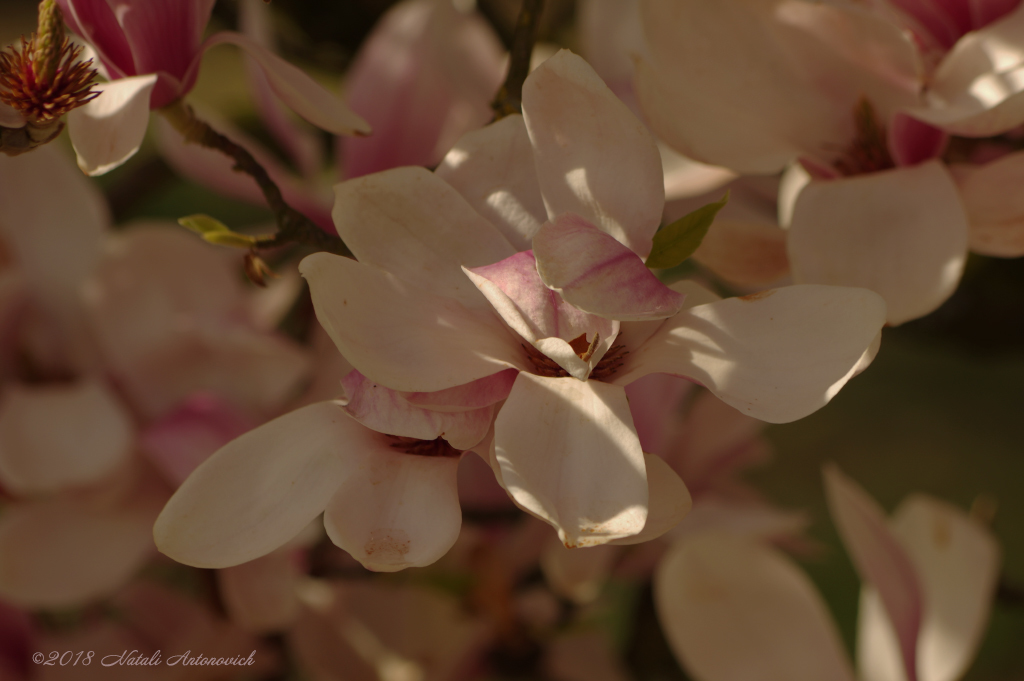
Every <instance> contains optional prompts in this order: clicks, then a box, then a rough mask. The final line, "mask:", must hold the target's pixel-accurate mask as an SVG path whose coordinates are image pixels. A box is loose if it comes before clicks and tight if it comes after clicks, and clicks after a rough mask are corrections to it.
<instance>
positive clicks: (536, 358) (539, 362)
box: [522, 334, 628, 381]
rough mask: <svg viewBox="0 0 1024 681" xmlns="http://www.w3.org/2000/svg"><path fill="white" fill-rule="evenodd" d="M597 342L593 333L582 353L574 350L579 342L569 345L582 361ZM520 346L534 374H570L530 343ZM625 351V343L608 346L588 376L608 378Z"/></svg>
mask: <svg viewBox="0 0 1024 681" xmlns="http://www.w3.org/2000/svg"><path fill="white" fill-rule="evenodd" d="M576 340H579V339H576ZM574 342H575V341H574ZM597 342H598V335H597V334H594V340H592V341H591V342H590V344H589V345H588V347H587V349H586V350H585V351H583V354H580V352H579V351H578V350H576V348H577V346H578V345H580V344H577V345H572V344H571V343H570V347H572V349H573V350H576V354H577V355H579V356H580V359H582V360H583V361H589V360H590V358H591V357H592V356H593V355H594V351H595V350H596V349H597ZM522 346H523V349H524V350H525V351H526V357H527V359H529V360H530V364H532V365H533V369H534V371H533V373H534V374H536V375H537V376H546V377H548V378H565V377H567V376H569V375H570V374H569V372H568V371H566V370H565V369H563V368H562V367H561V366H560V365H559V364H558V362H556V361H555V360H553V359H551V358H550V357H548V356H547V355H545V354H544V353H542V352H541V351H540V350H538V349H537V348H535V347H533V346H532V345H526V344H525V343H523V344H522ZM627 352H628V351H627V350H626V346H625V345H613V346H612V347H611V348H609V350H608V352H606V353H605V354H604V357H602V358H601V361H600V362H598V363H597V365H596V366H595V367H594V368H593V369H592V370H591V372H590V378H591V379H593V380H595V381H603V380H605V379H607V378H609V377H610V376H612V375H614V374H615V372H616V371H618V370H619V367H621V366H622V364H623V360H624V358H625V357H626V354H627Z"/></svg>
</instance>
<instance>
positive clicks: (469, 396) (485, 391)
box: [402, 369, 519, 412]
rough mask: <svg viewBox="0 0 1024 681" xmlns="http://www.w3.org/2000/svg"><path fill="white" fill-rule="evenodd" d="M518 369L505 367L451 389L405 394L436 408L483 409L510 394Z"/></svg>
mask: <svg viewBox="0 0 1024 681" xmlns="http://www.w3.org/2000/svg"><path fill="white" fill-rule="evenodd" d="M518 373H519V372H518V371H516V370H515V369H505V370H504V371H499V372H498V373H496V374H491V375H490V376H485V377H483V378H478V379H477V380H475V381H471V382H470V383H466V384H465V385H457V386H455V387H454V388H448V389H447V390H438V391H436V392H432V393H403V394H402V397H404V398H405V399H406V400H407V401H408V402H409V404H413V405H416V406H417V407H423V408H425V409H432V410H434V411H441V412H445V411H451V412H456V411H471V410H473V409H481V408H483V407H489V406H491V405H492V404H495V403H496V402H501V401H502V400H503V399H505V398H506V397H508V394H509V392H510V391H511V390H512V384H513V383H515V382H516V374H518Z"/></svg>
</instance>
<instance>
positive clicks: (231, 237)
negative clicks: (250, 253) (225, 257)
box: [203, 232, 256, 248]
mask: <svg viewBox="0 0 1024 681" xmlns="http://www.w3.org/2000/svg"><path fill="white" fill-rule="evenodd" d="M203 238H204V239H206V241H208V242H209V243H211V244H217V245H218V246H233V247H234V248H252V247H253V246H255V245H256V237H254V236H249V235H247V234H239V233H238V232H207V233H206V234H203Z"/></svg>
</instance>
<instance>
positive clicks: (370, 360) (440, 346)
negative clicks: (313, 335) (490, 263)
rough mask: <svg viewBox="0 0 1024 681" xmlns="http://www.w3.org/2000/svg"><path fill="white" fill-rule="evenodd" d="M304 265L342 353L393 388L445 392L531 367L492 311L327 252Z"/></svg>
mask: <svg viewBox="0 0 1024 681" xmlns="http://www.w3.org/2000/svg"><path fill="white" fill-rule="evenodd" d="M299 270H300V271H301V272H302V276H304V277H305V278H306V280H307V281H308V282H309V288H310V292H311V294H312V297H313V306H314V308H315V309H316V314H317V319H319V320H320V324H321V326H323V327H324V329H325V330H326V331H327V333H328V334H329V335H330V336H331V340H333V341H334V344H335V345H336V346H338V350H339V351H340V352H341V354H342V355H344V356H345V358H346V359H348V361H350V362H351V363H352V365H353V366H354V367H355V368H356V369H358V370H359V372H360V373H362V374H363V375H365V376H368V377H369V378H371V379H373V380H374V381H377V382H379V383H381V384H382V385H386V386H388V387H389V388H391V389H393V390H401V391H405V392H430V391H434V390H444V389H446V388H451V387H454V386H457V385H463V384H465V383H469V382H470V381H475V380H477V379H479V378H483V377H485V376H490V375H491V374H494V373H497V372H498V371H502V370H503V369H508V368H516V369H524V368H526V365H525V362H526V360H525V357H523V350H522V348H521V347H519V345H518V344H517V342H516V339H515V338H514V337H513V335H512V334H511V333H509V332H508V330H507V329H506V328H505V327H504V326H503V325H502V323H501V321H500V320H499V319H497V318H496V317H495V316H494V315H492V314H486V315H476V314H474V313H472V312H470V311H469V310H467V309H466V308H465V307H463V306H462V305H461V304H460V303H459V302H458V301H456V300H453V299H451V298H443V297H441V296H435V295H431V294H430V293H427V292H424V291H422V290H421V289H420V288H419V287H414V286H412V285H410V284H407V283H406V282H403V281H402V280H400V279H398V278H396V277H395V276H393V275H391V274H388V273H386V272H383V271H381V270H378V269H377V268H375V267H370V266H369V265H363V264H362V263H358V262H355V261H353V260H349V259H348V258H342V257H339V256H335V255H331V254H328V253H315V254H313V255H311V256H308V257H307V258H305V259H304V260H303V261H302V263H301V264H300V266H299Z"/></svg>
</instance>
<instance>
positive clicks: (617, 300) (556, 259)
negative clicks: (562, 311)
mask: <svg viewBox="0 0 1024 681" xmlns="http://www.w3.org/2000/svg"><path fill="white" fill-rule="evenodd" d="M533 254H534V257H535V258H536V259H537V273H538V274H540V278H541V279H542V280H543V281H544V283H545V284H546V285H547V286H548V287H549V288H552V289H554V290H555V291H557V292H558V293H559V294H561V296H562V298H563V300H565V302H567V303H569V304H570V305H572V306H574V307H576V308H578V309H580V310H583V311H584V312H587V313H589V314H594V315H598V316H601V317H605V318H608V319H618V320H620V321H628V322H635V321H641V320H645V319H664V318H666V317H671V316H672V315H674V314H675V313H677V312H679V310H680V309H681V308H682V306H683V296H682V295H680V294H679V293H676V292H675V291H673V290H672V289H670V288H669V287H667V286H665V285H664V284H662V283H661V282H660V281H658V278H657V277H656V276H654V273H653V272H651V271H650V270H649V269H648V268H647V267H646V266H645V265H644V263H643V260H641V259H640V258H639V257H638V256H637V254H636V253H634V252H633V251H631V250H629V249H628V248H626V247H625V246H623V245H622V244H620V243H619V242H618V241H616V240H615V239H613V238H612V237H610V236H609V235H608V234H606V233H604V232H602V231H601V230H599V229H597V228H596V227H595V226H594V225H592V224H590V223H589V222H587V221H586V220H584V219H583V218H581V217H579V216H577V215H573V214H571V213H567V214H563V215H559V216H558V217H557V218H555V219H554V221H552V222H546V223H544V225H543V226H542V227H541V228H540V231H539V232H537V234H536V236H534V237H533Z"/></svg>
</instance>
